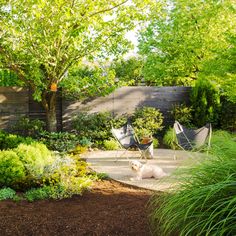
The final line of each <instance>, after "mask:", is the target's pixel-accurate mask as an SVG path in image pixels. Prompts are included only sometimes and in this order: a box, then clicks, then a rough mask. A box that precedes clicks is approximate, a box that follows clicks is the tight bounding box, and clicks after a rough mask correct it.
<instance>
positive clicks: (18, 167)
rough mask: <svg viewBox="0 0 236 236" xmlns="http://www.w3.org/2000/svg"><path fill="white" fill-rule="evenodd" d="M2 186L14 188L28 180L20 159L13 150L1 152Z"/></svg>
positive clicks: (0, 172) (0, 173)
mask: <svg viewBox="0 0 236 236" xmlns="http://www.w3.org/2000/svg"><path fill="white" fill-rule="evenodd" d="M0 176H1V178H0V185H1V186H9V187H11V186H14V185H16V184H17V183H19V182H20V181H22V180H24V179H25V178H26V173H25V167H24V164H23V163H22V162H21V160H20V157H19V156H18V155H17V153H16V152H14V151H12V150H9V151H8V150H7V151H0Z"/></svg>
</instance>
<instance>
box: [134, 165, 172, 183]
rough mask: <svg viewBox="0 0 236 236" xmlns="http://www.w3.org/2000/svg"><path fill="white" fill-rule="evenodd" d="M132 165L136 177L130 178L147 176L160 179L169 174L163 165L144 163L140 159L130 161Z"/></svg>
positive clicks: (145, 177) (139, 178) (137, 178)
mask: <svg viewBox="0 0 236 236" xmlns="http://www.w3.org/2000/svg"><path fill="white" fill-rule="evenodd" d="M130 167H131V169H132V170H133V171H135V172H136V177H135V178H130V180H142V179H147V178H155V179H159V178H162V177H165V176H167V175H168V174H166V173H165V172H164V171H163V170H162V168H161V167H158V166H154V165H147V164H142V163H141V162H139V161H130Z"/></svg>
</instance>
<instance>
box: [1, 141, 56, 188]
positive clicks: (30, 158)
mask: <svg viewBox="0 0 236 236" xmlns="http://www.w3.org/2000/svg"><path fill="white" fill-rule="evenodd" d="M52 162H53V156H52V153H51V152H50V151H49V150H48V149H47V147H46V146H45V145H44V144H41V143H36V142H34V143H32V144H30V145H27V144H20V145H18V147H17V148H15V149H12V150H3V151H0V176H1V178H0V186H7V187H12V188H14V189H25V188H28V187H29V186H31V185H38V184H40V183H42V176H43V173H44V168H45V167H46V166H47V165H50V164H51V163H52Z"/></svg>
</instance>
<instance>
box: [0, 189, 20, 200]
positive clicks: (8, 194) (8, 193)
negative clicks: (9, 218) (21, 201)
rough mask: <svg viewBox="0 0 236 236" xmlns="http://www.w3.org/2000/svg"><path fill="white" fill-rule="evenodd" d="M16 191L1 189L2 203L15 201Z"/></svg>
mask: <svg viewBox="0 0 236 236" xmlns="http://www.w3.org/2000/svg"><path fill="white" fill-rule="evenodd" d="M15 198H16V191H15V190H13V189H11V188H2V189H0V201H2V200H6V199H15Z"/></svg>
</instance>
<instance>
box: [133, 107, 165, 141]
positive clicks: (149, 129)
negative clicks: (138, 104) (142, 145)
mask: <svg viewBox="0 0 236 236" xmlns="http://www.w3.org/2000/svg"><path fill="white" fill-rule="evenodd" d="M163 119H164V117H163V115H162V113H161V112H160V110H159V109H156V108H154V107H142V108H138V109H136V111H135V112H134V114H133V116H132V117H131V121H132V125H133V127H134V129H135V132H136V134H137V135H138V137H139V138H142V137H144V136H153V135H154V134H156V133H157V132H158V131H160V130H162V129H163V125H162V123H163Z"/></svg>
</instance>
